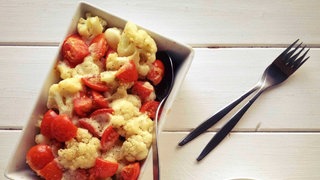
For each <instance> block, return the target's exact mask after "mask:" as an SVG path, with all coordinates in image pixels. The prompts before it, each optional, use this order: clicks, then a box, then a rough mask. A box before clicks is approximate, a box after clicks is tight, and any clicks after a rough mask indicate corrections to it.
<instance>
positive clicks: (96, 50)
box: [89, 33, 108, 59]
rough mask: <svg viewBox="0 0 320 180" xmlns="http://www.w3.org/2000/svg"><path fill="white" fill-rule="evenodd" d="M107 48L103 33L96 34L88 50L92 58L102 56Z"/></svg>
mask: <svg viewBox="0 0 320 180" xmlns="http://www.w3.org/2000/svg"><path fill="white" fill-rule="evenodd" d="M107 49H108V44H107V39H106V38H105V36H104V34H103V33H102V34H99V35H97V36H96V37H95V38H94V39H93V40H92V41H91V43H90V46H89V51H90V52H91V55H92V56H93V57H94V58H97V59H100V58H102V57H104V55H105V54H106V52H107Z"/></svg>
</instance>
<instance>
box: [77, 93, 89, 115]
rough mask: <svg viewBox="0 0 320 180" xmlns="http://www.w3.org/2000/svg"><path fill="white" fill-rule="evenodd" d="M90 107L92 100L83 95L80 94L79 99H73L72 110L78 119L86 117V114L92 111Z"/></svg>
mask: <svg viewBox="0 0 320 180" xmlns="http://www.w3.org/2000/svg"><path fill="white" fill-rule="evenodd" d="M92 106H93V102H92V99H91V98H89V97H88V96H87V95H85V94H84V93H80V96H79V97H75V98H74V99H73V110H74V112H75V113H76V114H77V115H78V116H80V117H85V116H87V114H88V113H89V112H90V111H91V110H92Z"/></svg>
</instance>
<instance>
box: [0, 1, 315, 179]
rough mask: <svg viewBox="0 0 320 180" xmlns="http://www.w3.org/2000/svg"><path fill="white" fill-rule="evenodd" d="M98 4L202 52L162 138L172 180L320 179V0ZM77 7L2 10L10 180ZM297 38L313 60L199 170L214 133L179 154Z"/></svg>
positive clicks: (5, 155) (40, 4)
mask: <svg viewBox="0 0 320 180" xmlns="http://www.w3.org/2000/svg"><path fill="white" fill-rule="evenodd" d="M89 2H90V3H92V4H94V5H98V6H100V7H101V8H102V9H105V10H106V11H108V12H111V13H113V14H116V15H118V16H120V17H122V18H125V19H129V20H132V21H134V22H135V23H137V24H139V25H141V26H144V27H146V28H148V29H150V30H152V31H155V32H158V33H160V34H163V35H165V36H168V37H170V38H172V39H175V40H177V41H180V42H184V43H188V44H190V45H192V46H193V47H197V48H195V58H194V61H193V64H192V65H191V68H190V71H189V73H188V75H187V77H186V79H185V82H184V84H183V85H182V88H181V91H180V93H179V94H178V97H177V99H176V101H175V102H174V106H173V108H172V110H171V111H170V114H169V116H168V119H167V121H166V123H165V125H164V128H163V132H161V135H160V145H159V146H160V147H159V148H160V158H161V170H162V171H161V173H162V176H163V179H236V178H252V179H320V172H319V168H320V163H319V162H320V158H319V157H320V156H319V154H320V134H319V133H320V121H319V119H320V112H319V110H318V109H319V107H320V101H319V100H320V83H319V82H320V61H319V59H320V49H318V48H319V47H320V23H319V19H320V11H319V8H320V1H317V0H308V1H299V0H294V1H291V0H284V1H276V0H271V1H263V2H262V1H258V0H251V1H244V2H239V1H235V0H233V1H232V0H229V1H228V0H227V1H226V0H218V1H213V0H200V1H188V2H186V1H182V0H176V1H171V0H170V1H169V0H161V1H160V0H154V1H146V0H143V1H122V0H120V1H119V0H117V1H116V0H109V1H98V0H94V1H89ZM76 4H77V1H35V0H34V1H28V2H23V1H18V0H13V1H6V2H3V3H0V14H1V16H0V22H1V23H2V26H1V28H0V34H1V36H0V54H1V56H0V84H1V86H0V91H1V94H0V108H1V111H0V138H1V141H0V149H1V150H2V153H1V154H0V173H1V175H0V176H1V177H0V179H3V176H2V174H3V171H4V169H5V166H6V164H7V161H8V160H9V157H10V156H11V152H12V151H13V149H14V148H15V144H16V143H17V142H18V138H19V135H20V133H21V130H20V129H21V128H22V127H23V125H24V124H25V123H26V120H27V119H28V116H29V113H30V111H31V110H32V106H33V104H34V103H35V100H36V99H37V94H38V92H39V91H40V88H41V85H42V83H43V81H44V80H45V76H46V75H47V71H48V68H50V64H51V63H52V61H53V58H54V54H55V53H56V50H57V44H58V43H59V42H60V40H61V38H62V36H63V35H64V33H65V31H66V28H67V25H68V23H69V22H70V20H71V16H72V14H73V12H74V9H75V6H76ZM155 22H157V23H155ZM297 38H300V39H301V40H303V41H304V42H305V43H306V44H308V45H309V46H310V47H312V49H311V50H310V53H309V54H310V56H311V58H310V60H309V61H308V62H307V63H306V64H305V65H304V66H303V67H302V68H301V69H300V70H299V71H297V73H296V74H294V75H293V76H292V77H291V78H290V79H288V81H286V82H285V83H283V84H282V85H280V86H278V87H277V88H274V89H272V90H270V91H268V92H266V93H265V94H263V95H262V96H261V97H260V98H259V99H258V100H257V102H256V103H255V104H254V105H253V106H252V108H251V109H250V110H249V111H248V112H247V114H246V115H245V116H244V117H243V119H242V120H241V121H240V123H239V124H238V125H237V126H236V128H235V129H234V132H233V133H231V135H230V136H229V137H228V138H227V139H226V140H225V141H223V143H222V144H221V145H220V146H219V147H218V148H217V149H216V150H215V151H214V152H212V153H210V154H209V156H208V157H207V158H205V159H204V160H203V161H202V162H201V163H196V162H195V158H196V157H197V155H198V154H199V153H200V152H201V150H202V148H203V147H204V146H205V144H206V143H207V142H208V141H209V139H210V138H211V137H212V135H213V134H214V132H208V133H206V134H204V135H203V136H200V137H199V138H197V139H196V140H194V141H193V142H191V143H190V144H188V145H186V146H185V147H183V148H177V143H178V142H179V140H180V139H181V138H182V137H183V136H185V135H186V134H187V132H188V131H190V129H192V128H194V127H195V126H196V125H198V124H199V123H200V122H201V121H203V120H205V119H206V118H207V117H209V116H210V115H212V114H213V113H214V112H216V111H217V110H219V109H220V108H222V107H223V106H225V105H227V104H228V103H229V102H230V101H232V100H234V99H235V98H237V97H238V96H240V95H241V94H242V93H244V92H245V91H246V90H248V89H249V88H250V87H251V86H253V85H254V84H255V82H256V81H257V80H258V78H259V76H260V75H261V73H262V71H263V70H264V68H265V67H266V66H267V65H268V64H269V63H270V62H271V61H272V60H273V59H274V58H275V57H276V56H277V55H278V54H279V53H280V52H281V51H282V50H283V47H285V46H286V45H287V44H289V43H291V42H292V41H294V40H295V39H297ZM207 47H229V48H207ZM239 47H241V48H239ZM279 47H281V48H279ZM225 120H227V119H225ZM221 125H222V124H221V123H220V124H217V126H215V127H213V128H211V129H210V131H216V130H217V129H219V128H220V127H221ZM150 175H151V174H150V172H147V173H146V174H145V178H144V179H150V177H151V176H150Z"/></svg>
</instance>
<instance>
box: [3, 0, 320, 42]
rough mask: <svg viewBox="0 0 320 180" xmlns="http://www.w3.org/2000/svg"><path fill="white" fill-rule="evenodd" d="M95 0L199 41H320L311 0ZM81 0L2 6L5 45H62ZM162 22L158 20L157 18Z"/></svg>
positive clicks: (314, 3) (122, 14)
mask: <svg viewBox="0 0 320 180" xmlns="http://www.w3.org/2000/svg"><path fill="white" fill-rule="evenodd" d="M88 2H89V3H92V4H94V5H97V6H99V7H100V8H102V9H104V10H106V11H108V12H110V13H113V14H115V15H117V16H120V17H122V18H124V19H128V20H130V21H133V22H135V23H137V24H139V25H141V26H143V27H146V28H148V29H150V30H153V31H155V32H158V33H160V34H163V35H165V36H168V37H171V38H173V39H175V40H177V41H180V42H184V43H188V44H191V45H193V46H197V47H199V46H201V47H208V46H210V47H211V46H267V45H270V44H271V45H273V46H281V45H283V44H288V43H290V42H291V41H293V40H295V39H297V38H301V39H302V40H304V41H305V42H307V43H309V44H311V45H314V46H318V45H319V44H320V23H318V19H319V18H320V11H319V10H318V9H319V7H320V2H319V1H317V0H309V1H308V2H304V1H299V0H294V1H292V0H283V1H278V0H270V1H264V2H261V1H244V2H241V3H239V2H238V1H236V0H228V1H225V0H218V1H214V0H209V1H208V0H201V1H194V2H188V3H186V2H185V1H183V0H176V1H171V0H154V1H148V0H141V1H139V2H136V1H118V0H109V1H98V0H88ZM77 3H78V1H35V0H33V1H27V2H21V1H18V0H12V1H7V2H6V3H1V5H0V12H1V16H0V21H1V23H2V26H1V29H0V34H2V35H3V36H1V37H0V44H14V45H17V44H57V43H58V42H60V41H61V38H63V36H64V33H65V32H66V29H67V27H68V25H69V22H70V20H71V18H72V15H73V12H74V10H75V8H76V5H77ZM155 22H156V23H155Z"/></svg>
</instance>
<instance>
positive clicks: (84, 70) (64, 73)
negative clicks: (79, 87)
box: [57, 56, 102, 79]
mask: <svg viewBox="0 0 320 180" xmlns="http://www.w3.org/2000/svg"><path fill="white" fill-rule="evenodd" d="M57 69H58V71H59V73H60V78H61V79H67V78H72V77H78V76H86V75H98V74H100V72H101V71H102V64H101V62H99V61H95V60H94V59H93V58H92V56H87V57H85V58H84V61H83V62H82V63H81V64H78V65H77V66H76V67H75V68H71V67H70V66H68V65H67V64H66V63H64V62H62V61H59V63H58V65H57Z"/></svg>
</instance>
